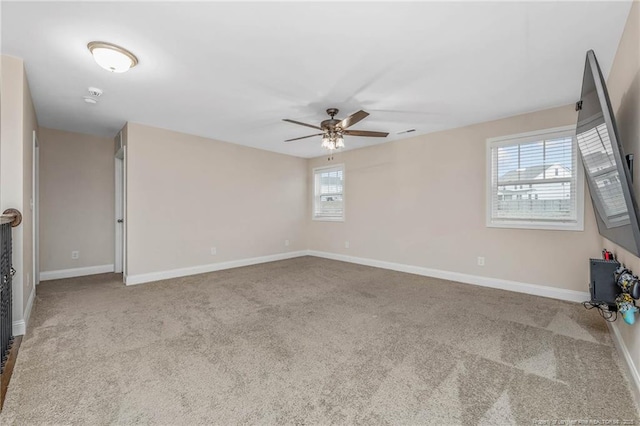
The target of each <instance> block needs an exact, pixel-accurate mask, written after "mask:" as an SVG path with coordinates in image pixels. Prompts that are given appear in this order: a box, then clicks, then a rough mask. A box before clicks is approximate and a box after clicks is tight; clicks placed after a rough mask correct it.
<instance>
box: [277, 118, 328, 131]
mask: <svg viewBox="0 0 640 426" xmlns="http://www.w3.org/2000/svg"><path fill="white" fill-rule="evenodd" d="M282 121H287V122H289V123H293V124H299V125H300V126H307V127H311V128H312V129H318V130H322V128H321V127H318V126H316V125H313V124H307V123H302V122H300V121H295V120H289V119H288V118H283V119H282Z"/></svg>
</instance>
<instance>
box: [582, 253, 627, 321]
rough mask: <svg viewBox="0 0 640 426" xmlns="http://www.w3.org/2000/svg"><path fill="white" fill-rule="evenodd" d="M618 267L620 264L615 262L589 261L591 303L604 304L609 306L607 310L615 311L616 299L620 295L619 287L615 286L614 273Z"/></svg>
mask: <svg viewBox="0 0 640 426" xmlns="http://www.w3.org/2000/svg"><path fill="white" fill-rule="evenodd" d="M619 267H620V263H618V261H617V260H603V259H590V260H589V270H590V281H589V291H590V293H591V302H592V303H599V304H603V303H604V304H606V305H608V306H609V310H611V311H614V310H617V307H616V297H618V294H620V287H618V285H617V284H616V279H615V276H614V273H615V272H616V269H618V268H619Z"/></svg>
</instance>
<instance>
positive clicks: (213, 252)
mask: <svg viewBox="0 0 640 426" xmlns="http://www.w3.org/2000/svg"><path fill="white" fill-rule="evenodd" d="M211 254H212V255H216V254H218V250H217V249H216V248H215V247H211Z"/></svg>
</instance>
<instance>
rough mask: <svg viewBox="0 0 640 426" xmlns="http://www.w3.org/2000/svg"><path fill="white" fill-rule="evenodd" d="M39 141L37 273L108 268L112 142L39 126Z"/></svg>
mask: <svg viewBox="0 0 640 426" xmlns="http://www.w3.org/2000/svg"><path fill="white" fill-rule="evenodd" d="M39 141H40V270H41V271H43V272H48V271H58V270H63V269H74V268H84V267H90V266H102V265H112V264H113V261H114V238H115V237H114V235H115V223H114V219H115V217H114V215H115V165H114V156H113V139H112V138H103V137H98V136H91V135H85V134H80V133H72V132H65V131H61V130H53V129H47V128H44V127H43V128H41V129H40V134H39ZM74 250H77V251H79V252H80V258H79V259H77V260H73V259H71V252H72V251H74Z"/></svg>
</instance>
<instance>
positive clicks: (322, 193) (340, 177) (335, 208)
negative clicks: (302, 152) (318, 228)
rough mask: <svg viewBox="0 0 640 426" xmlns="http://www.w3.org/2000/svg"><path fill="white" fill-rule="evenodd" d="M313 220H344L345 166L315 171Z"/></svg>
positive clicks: (322, 168)
mask: <svg viewBox="0 0 640 426" xmlns="http://www.w3.org/2000/svg"><path fill="white" fill-rule="evenodd" d="M313 182H314V184H313V186H314V198H313V218H314V219H316V220H334V221H342V220H344V166H343V165H338V166H332V167H321V168H317V169H313Z"/></svg>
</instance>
